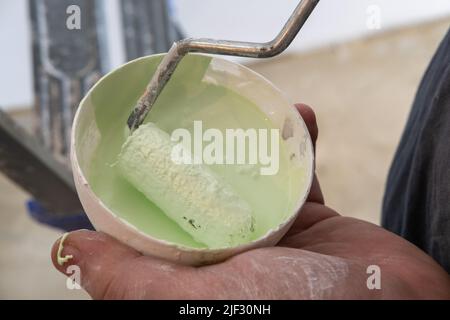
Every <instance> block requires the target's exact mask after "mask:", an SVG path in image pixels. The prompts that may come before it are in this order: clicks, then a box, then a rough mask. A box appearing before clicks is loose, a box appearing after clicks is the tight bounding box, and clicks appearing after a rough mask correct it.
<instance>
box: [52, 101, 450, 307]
mask: <svg viewBox="0 0 450 320" xmlns="http://www.w3.org/2000/svg"><path fill="white" fill-rule="evenodd" d="M297 108H298V110H299V112H300V113H301V115H302V117H303V118H304V120H305V122H306V124H307V126H308V129H309V131H310V134H311V137H312V139H313V141H314V142H315V140H316V138H317V126H316V122H315V117H314V113H313V112H312V110H311V109H310V108H308V107H306V106H304V105H297ZM57 245H58V243H56V244H55V246H54V247H53V250H52V257H53V261H54V264H55V266H56V267H57V268H58V269H59V270H60V271H61V272H63V273H65V272H66V270H65V269H64V267H62V266H59V265H58V264H57V263H56V261H55V260H56V259H55V257H56V251H57ZM65 245H66V248H65V254H71V255H73V256H74V259H73V261H71V263H72V264H77V265H78V266H79V267H80V268H81V271H82V280H81V282H82V283H81V284H82V286H83V287H84V288H85V289H86V290H87V291H88V292H89V294H90V295H91V296H92V297H93V298H96V299H111V298H127V299H151V298H155V299H164V298H168V299H190V298H193V299H195V298H200V299H201V298H203V299H215V298H218V299H219V298H220V299H246V298H249V299H283V298H291V299H317V298H330V299H338V298H360V299H370V298H394V299H395V298H447V299H450V277H449V275H448V274H447V273H446V272H445V271H444V270H443V269H442V268H441V267H440V266H439V265H438V264H437V263H436V262H434V261H433V260H432V259H431V258H430V257H429V256H427V255H426V254H425V253H423V252H422V251H421V250H419V249H418V248H416V247H415V246H414V245H412V244H411V243H409V242H407V241H406V240H404V239H402V238H400V237H398V236H396V235H394V234H392V233H390V232H388V231H385V230H383V229H382V228H380V227H378V226H376V225H373V224H370V223H367V222H364V221H360V220H357V219H352V218H345V217H342V216H340V215H338V214H337V213H336V212H334V211H333V210H332V209H330V208H328V207H326V206H325V205H324V204H323V197H322V193H321V191H320V187H319V184H318V181H317V179H314V182H313V186H312V189H311V193H310V195H309V197H308V199H307V202H306V203H305V205H304V206H303V208H302V211H301V212H300V214H299V217H298V219H297V220H296V221H295V222H294V225H293V226H292V228H291V229H290V230H289V232H288V234H287V235H286V236H285V237H284V238H283V239H282V240H281V241H280V243H279V245H278V246H276V247H271V248H263V249H256V250H251V251H248V252H245V253H242V254H240V255H238V256H235V257H233V258H231V259H229V260H227V261H225V262H222V263H219V264H216V265H211V266H205V267H200V268H192V267H185V266H180V265H175V264H172V263H168V262H165V261H162V260H158V259H155V258H151V257H145V256H142V255H141V254H139V253H138V252H136V251H135V250H133V249H131V248H129V247H127V246H125V245H123V244H120V243H118V242H117V241H116V240H114V239H112V238H111V237H109V236H107V235H105V234H102V233H99V232H89V231H77V232H74V233H71V235H70V237H69V239H68V241H67V243H65ZM371 265H376V266H378V267H379V268H380V271H381V289H380V290H369V288H368V286H367V279H368V277H369V274H367V268H368V267H369V266H371Z"/></svg>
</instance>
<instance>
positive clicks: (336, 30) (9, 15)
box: [0, 0, 450, 108]
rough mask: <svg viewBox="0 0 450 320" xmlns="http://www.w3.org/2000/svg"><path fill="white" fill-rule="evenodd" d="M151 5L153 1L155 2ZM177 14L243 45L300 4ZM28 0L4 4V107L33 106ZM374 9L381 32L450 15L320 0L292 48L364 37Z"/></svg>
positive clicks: (429, 8)
mask: <svg viewBox="0 0 450 320" xmlns="http://www.w3.org/2000/svg"><path fill="white" fill-rule="evenodd" d="M104 1H105V2H106V3H108V5H107V8H108V20H107V22H108V25H109V28H110V30H115V32H114V34H112V35H110V37H109V40H110V41H109V44H110V50H111V54H110V58H111V64H110V65H111V67H116V66H118V65H119V64H121V63H122V62H123V57H124V55H123V46H122V45H121V43H120V34H121V33H120V28H121V24H120V21H119V18H118V17H119V14H118V10H119V7H118V5H117V0H104ZM150 1H151V0H150ZM171 1H172V7H173V9H174V13H175V16H176V17H178V18H179V21H180V24H181V27H182V28H183V29H184V31H185V32H186V35H187V36H190V37H212V38H222V39H232V40H244V41H267V40H270V39H271V38H273V37H274V36H275V35H276V34H277V33H278V31H279V30H280V28H281V27H282V26H283V24H284V22H285V21H286V19H287V18H288V17H289V15H290V14H291V12H292V10H293V9H294V8H295V6H296V4H297V0H171ZM26 3H27V0H14V1H12V0H0V43H1V51H0V70H1V72H0V106H1V107H5V108H14V107H15V106H23V105H31V104H32V101H33V94H32V92H33V90H32V80H31V79H32V68H31V51H30V46H31V43H30V35H29V29H28V28H29V24H28V23H29V18H28V12H27V10H26V8H27V5H26ZM369 5H377V6H379V8H380V10H381V12H380V13H381V16H380V17H381V27H382V28H381V31H384V30H387V29H389V28H392V27H397V26H401V25H407V24H412V23H417V22H421V21H425V20H431V19H436V18H439V17H444V16H449V15H450V0H321V2H320V3H319V5H318V6H317V8H316V10H315V11H314V13H313V14H312V16H311V18H310V20H309V21H308V22H307V24H306V25H305V27H304V28H303V30H302V31H301V33H300V35H299V37H297V39H296V40H295V41H294V43H293V44H292V46H291V47H290V48H289V50H308V49H311V48H316V47H320V46H324V45H328V44H330V43H338V42H342V41H346V40H349V39H352V38H355V37H362V36H365V35H368V34H370V33H373V32H378V31H377V30H375V31H374V30H370V29H368V28H367V26H366V21H367V18H368V15H367V12H366V11H367V8H368V6H369Z"/></svg>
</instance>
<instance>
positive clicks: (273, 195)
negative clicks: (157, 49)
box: [77, 55, 304, 248]
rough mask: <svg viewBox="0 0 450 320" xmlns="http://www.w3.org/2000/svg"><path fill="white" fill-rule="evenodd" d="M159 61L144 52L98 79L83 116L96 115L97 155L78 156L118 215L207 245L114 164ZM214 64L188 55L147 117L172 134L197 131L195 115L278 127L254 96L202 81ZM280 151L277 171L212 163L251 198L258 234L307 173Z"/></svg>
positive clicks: (161, 234)
mask: <svg viewBox="0 0 450 320" xmlns="http://www.w3.org/2000/svg"><path fill="white" fill-rule="evenodd" d="M160 60H161V57H148V58H145V59H140V60H139V61H136V62H134V63H132V64H128V65H126V66H124V67H122V68H120V69H119V70H117V71H115V72H114V73H112V74H110V75H109V76H108V77H107V78H106V79H104V80H103V81H102V82H100V83H99V85H97V87H96V89H95V90H94V91H93V92H92V94H91V97H90V99H88V100H87V101H86V103H88V104H90V106H85V107H89V108H93V112H86V113H85V115H83V117H91V116H93V117H95V122H96V125H97V127H98V129H99V131H100V135H101V137H100V142H99V144H98V146H97V148H96V150H95V152H94V156H93V158H92V159H89V160H86V163H84V162H83V160H80V165H81V167H82V169H83V171H84V173H85V176H86V177H87V179H88V181H89V182H90V184H91V186H92V188H93V191H94V192H95V193H96V194H97V195H98V196H99V198H100V199H101V200H102V201H103V202H104V203H105V204H106V205H107V206H108V207H109V208H110V209H111V210H112V211H113V212H114V213H115V214H117V215H118V216H119V217H121V218H123V219H125V220H126V221H128V222H129V223H131V224H133V225H134V226H136V227H137V228H138V229H139V230H141V231H143V232H145V233H147V234H149V235H152V236H153V237H155V238H158V239H164V240H167V241H170V242H174V243H177V244H181V245H184V246H187V247H195V248H202V247H204V245H203V244H200V243H198V242H196V241H194V239H193V238H192V237H191V236H190V235H189V234H188V233H186V232H185V231H183V230H182V229H181V228H180V227H179V226H178V225H177V224H176V223H175V222H173V221H172V220H171V219H170V218H168V217H167V216H166V215H165V214H164V212H162V211H161V210H160V209H159V208H158V207H157V206H155V205H154V204H153V203H152V202H150V201H149V200H148V199H147V198H146V197H145V196H144V195H143V194H142V193H140V192H138V191H137V190H136V189H135V188H134V187H133V186H131V185H130V184H129V183H128V182H126V181H125V179H123V178H122V177H121V175H120V174H119V173H118V170H117V168H116V167H115V166H114V165H113V164H114V163H116V161H117V156H118V154H119V152H120V149H121V146H122V144H123V143H124V141H125V139H126V137H127V135H128V130H127V128H126V120H127V117H128V115H129V114H130V111H131V109H132V108H133V106H134V103H135V102H136V101H137V99H138V98H139V96H140V95H141V94H142V92H143V90H144V89H145V86H146V84H147V83H148V81H149V80H150V78H151V76H152V73H153V72H154V70H155V69H156V67H157V65H158V63H159V61H160ZM209 63H210V58H208V57H205V56H198V55H189V56H187V57H186V58H185V59H184V60H183V61H182V63H181V64H180V65H179V67H178V68H177V71H176V72H175V74H174V75H173V77H172V79H171V80H170V81H169V83H168V84H167V86H166V87H165V89H164V91H163V92H162V94H161V96H160V97H159V99H158V100H157V103H156V104H155V106H154V107H153V109H152V110H151V112H150V113H149V115H148V117H147V119H146V121H147V122H148V121H151V122H154V123H156V124H157V125H158V126H159V127H160V128H161V129H163V130H164V131H166V132H167V133H169V134H170V133H171V132H172V131H173V130H174V129H177V128H186V129H188V130H190V131H191V133H192V130H193V121H194V120H202V121H203V127H204V130H206V129H207V128H217V129H219V130H222V131H223V132H224V130H225V129H226V128H242V129H248V128H255V129H259V128H266V129H270V128H274V126H273V124H272V123H271V122H270V121H269V120H268V119H267V118H266V117H265V115H264V114H263V113H262V112H261V111H260V110H259V109H258V107H257V106H256V105H254V104H253V103H252V102H251V101H249V100H247V99H246V98H244V97H243V96H241V95H239V94H237V93H235V92H233V91H231V90H229V89H227V88H225V87H222V86H217V85H214V84H212V83H205V82H201V79H202V78H203V76H204V73H205V71H206V70H207V68H208V66H209ZM80 121H81V122H82V123H83V122H89V121H92V119H91V120H82V119H80ZM88 129H89V128H88V124H80V127H79V130H78V131H79V132H80V133H79V135H82V134H83V133H82V132H83V131H86V130H88ZM192 136H193V133H192ZM77 139H78V138H77ZM78 140H79V139H78ZM280 153H281V155H280V169H279V172H278V174H277V175H274V176H261V175H255V174H252V172H254V170H248V167H247V166H242V165H212V166H210V168H211V169H212V170H213V171H214V172H215V173H217V174H218V175H220V176H221V177H222V178H223V179H224V180H225V181H226V182H228V183H229V184H230V185H231V186H232V187H233V188H234V190H235V191H236V192H237V193H238V194H239V195H240V196H241V197H242V198H243V199H245V200H246V201H247V202H248V203H249V204H250V205H251V207H252V209H253V212H254V217H255V232H254V233H253V239H256V238H259V237H261V236H262V235H264V234H265V233H267V231H268V230H269V229H271V228H274V227H276V226H278V225H279V224H280V223H282V222H283V221H284V220H285V219H286V217H287V215H288V214H290V213H291V211H292V207H293V205H294V201H296V199H293V197H292V196H291V190H298V189H299V188H300V186H301V183H302V181H303V180H304V173H303V172H302V171H301V170H300V169H299V168H293V167H292V166H291V162H290V161H289V159H288V155H287V152H285V146H284V143H283V141H281V142H280ZM258 171H259V169H258Z"/></svg>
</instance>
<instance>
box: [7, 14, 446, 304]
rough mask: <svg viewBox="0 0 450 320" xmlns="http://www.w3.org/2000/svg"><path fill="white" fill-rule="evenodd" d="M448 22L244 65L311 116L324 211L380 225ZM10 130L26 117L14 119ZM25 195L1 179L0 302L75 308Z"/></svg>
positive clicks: (47, 234) (75, 295) (50, 234)
mask: <svg viewBox="0 0 450 320" xmlns="http://www.w3.org/2000/svg"><path fill="white" fill-rule="evenodd" d="M449 25H450V18H449V19H445V20H441V21H438V22H433V23H428V24H424V25H418V26H415V27H408V28H404V29H398V30H395V31H390V32H388V33H385V34H381V35H377V36H374V37H372V38H366V39H363V40H358V41H353V42H350V43H346V44H341V45H338V46H332V47H328V48H323V49H320V50H317V51H314V52H309V53H303V54H288V55H283V56H281V57H279V58H275V59H271V60H266V61H262V62H257V63H253V64H250V65H249V66H250V68H252V69H253V70H255V71H257V72H259V73H261V74H263V75H264V76H266V77H267V78H268V79H270V80H271V81H272V82H273V83H274V84H275V85H276V86H278V87H279V88H280V89H281V90H282V91H283V92H285V93H286V95H287V96H288V97H289V98H290V99H291V100H292V102H293V103H294V102H304V103H307V104H309V105H311V106H312V107H313V108H314V110H315V111H316V114H317V118H318V123H319V130H320V134H319V141H318V146H317V148H318V149H317V170H318V175H319V179H320V181H321V184H322V189H323V191H324V194H325V198H326V202H327V204H328V205H329V206H331V207H333V208H334V209H336V210H337V211H338V212H340V213H341V214H343V215H346V216H353V217H357V218H360V219H364V220H367V221H371V222H374V223H379V220H380V210H381V200H382V195H383V190H384V183H385V179H386V175H387V172H388V168H389V165H390V162H391V160H392V157H393V153H394V151H395V148H396V146H397V143H398V141H399V138H400V135H401V133H402V130H403V127H404V124H405V121H406V118H407V115H408V111H409V108H410V105H411V103H412V101H413V98H414V94H415V91H416V89H417V86H418V84H419V81H420V79H421V76H422V74H423V72H424V71H425V69H426V66H427V64H428V63H429V61H430V59H431V57H432V55H433V53H434V51H435V50H436V48H437V46H438V44H439V42H440V40H441V39H442V38H443V36H444V34H445V32H446V31H447V29H448V27H449ZM13 116H15V117H16V118H17V119H18V120H19V121H21V119H22V121H23V120H25V121H26V119H27V118H29V115H27V114H26V113H23V112H21V113H16V114H15V115H14V114H13ZM27 199H28V196H27V194H26V193H24V192H23V191H21V190H20V189H18V188H17V187H16V186H15V185H14V184H12V183H11V182H10V181H9V180H7V179H6V178H5V177H4V176H0V253H1V254H0V275H1V277H0V298H2V299H10V298H18V299H30V298H39V299H52V298H53V299H79V298H88V295H87V294H86V293H84V292H83V291H81V290H74V291H71V290H68V289H66V285H65V277H64V276H62V275H61V274H59V273H58V272H57V271H56V270H55V269H54V268H53V266H52V264H51V261H50V256H49V255H50V248H51V246H52V244H53V242H54V241H55V240H56V239H57V238H58V237H59V236H60V235H61V233H60V232H58V231H55V230H53V229H50V228H48V227H45V226H42V225H38V224H37V223H35V222H33V221H32V220H31V219H30V218H29V217H28V215H27V213H26V211H25V201H26V200H27Z"/></svg>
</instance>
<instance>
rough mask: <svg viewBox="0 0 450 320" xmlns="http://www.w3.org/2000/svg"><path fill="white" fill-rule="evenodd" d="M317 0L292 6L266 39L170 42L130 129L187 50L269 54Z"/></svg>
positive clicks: (280, 49) (295, 28)
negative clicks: (279, 26) (272, 36)
mask: <svg viewBox="0 0 450 320" xmlns="http://www.w3.org/2000/svg"><path fill="white" fill-rule="evenodd" d="M318 2H319V0H302V1H300V3H299V4H298V5H297V7H296V8H295V10H294V12H293V13H292V15H291V16H290V18H289V20H288V21H287V22H286V24H285V25H284V27H283V29H282V30H281V31H280V33H279V34H278V35H277V36H276V37H275V39H273V40H272V41H269V42H265V43H254V42H242V41H227V40H214V39H207V38H202V39H192V38H188V39H183V40H180V41H177V42H175V43H174V44H173V46H172V48H171V49H170V50H169V52H168V53H167V54H166V55H165V56H164V58H163V60H162V61H161V63H160V64H159V66H158V68H157V69H156V72H155V74H154V75H153V77H152V79H151V80H150V83H149V84H148V86H147V89H146V90H145V92H144V94H143V95H142V96H141V97H140V98H139V101H138V103H137V104H136V106H135V108H134V109H133V111H132V112H131V114H130V116H129V118H128V121H127V124H128V127H129V128H130V130H131V132H133V131H134V130H135V129H137V128H138V127H139V126H140V125H141V124H142V123H143V122H144V119H145V117H146V116H147V114H148V113H149V111H150V110H151V108H152V106H153V105H154V103H155V101H156V99H157V98H158V96H159V94H160V93H161V91H162V90H163V88H164V86H165V85H166V83H167V82H168V81H169V79H170V77H171V76H172V74H173V72H174V71H175V69H176V67H177V65H178V63H179V62H180V61H181V59H183V57H184V56H185V55H186V54H187V53H189V52H201V53H210V54H221V55H229V56H239V57H250V58H270V57H274V56H276V55H278V54H280V53H281V52H283V51H284V50H285V49H286V48H287V47H288V46H289V45H290V44H291V42H292V40H294V38H295V36H296V35H297V34H298V32H299V31H300V29H301V28H302V27H303V25H304V24H305V22H306V20H307V19H308V17H309V16H310V15H311V13H312V11H313V10H314V8H315V7H316V5H317V3H318Z"/></svg>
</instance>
